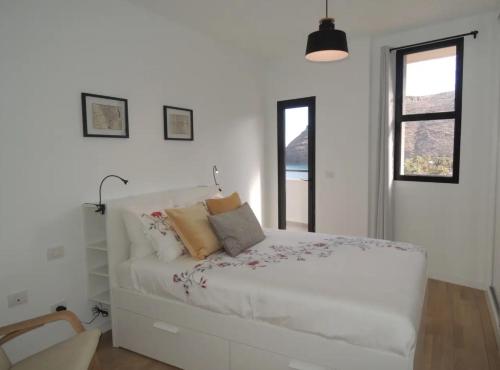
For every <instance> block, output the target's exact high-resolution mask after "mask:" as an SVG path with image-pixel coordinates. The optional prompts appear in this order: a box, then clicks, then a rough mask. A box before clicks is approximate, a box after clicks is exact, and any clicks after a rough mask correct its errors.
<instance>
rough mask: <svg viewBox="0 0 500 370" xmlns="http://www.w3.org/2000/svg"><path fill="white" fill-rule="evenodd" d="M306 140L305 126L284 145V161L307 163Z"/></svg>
mask: <svg viewBox="0 0 500 370" xmlns="http://www.w3.org/2000/svg"><path fill="white" fill-rule="evenodd" d="M307 142H308V133H307V128H306V129H305V130H304V131H302V132H301V133H300V135H299V136H297V137H296V138H295V139H293V140H292V141H291V142H290V144H288V146H287V147H286V155H285V156H286V160H285V163H287V164H295V165H307Z"/></svg>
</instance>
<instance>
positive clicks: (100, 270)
mask: <svg viewBox="0 0 500 370" xmlns="http://www.w3.org/2000/svg"><path fill="white" fill-rule="evenodd" d="M89 274H91V275H97V276H103V277H108V276H109V274H108V265H104V266H99V267H97V268H95V269H92V270H90V271H89Z"/></svg>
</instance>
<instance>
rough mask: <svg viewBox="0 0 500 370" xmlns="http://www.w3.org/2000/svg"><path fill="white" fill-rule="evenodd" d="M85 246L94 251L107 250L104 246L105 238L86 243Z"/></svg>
mask: <svg viewBox="0 0 500 370" xmlns="http://www.w3.org/2000/svg"><path fill="white" fill-rule="evenodd" d="M87 248H88V249H92V250H95V251H101V252H108V248H107V246H106V240H101V241H98V242H95V243H91V244H88V245H87Z"/></svg>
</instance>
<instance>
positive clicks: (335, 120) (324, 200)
mask: <svg viewBox="0 0 500 370" xmlns="http://www.w3.org/2000/svg"><path fill="white" fill-rule="evenodd" d="M349 48H350V50H351V56H350V57H349V58H348V59H346V60H344V61H341V62H338V63H333V64H317V63H311V62H307V61H306V60H305V58H304V57H303V53H304V51H303V50H297V53H296V55H295V56H293V57H290V58H288V59H284V60H277V61H274V62H272V63H270V64H269V65H268V68H267V73H266V86H267V89H266V101H267V115H266V123H265V130H266V131H265V140H266V161H265V163H266V166H267V167H266V181H265V188H266V191H265V195H266V196H267V197H266V205H267V213H266V216H267V217H266V218H265V220H266V223H267V224H268V225H270V226H276V225H277V222H278V213H277V204H278V199H277V191H278V189H277V188H278V186H277V183H278V177H277V176H278V175H277V137H276V135H277V120H276V102H277V101H279V100H286V99H293V98H302V97H307V96H316V230H317V231H318V232H329V233H336V234H352V235H366V234H367V227H368V226H367V218H368V216H367V215H368V161H367V158H368V118H369V93H370V89H369V81H370V40H369V39H368V38H358V39H351V40H349ZM327 172H333V178H330V177H329V176H328V174H327Z"/></svg>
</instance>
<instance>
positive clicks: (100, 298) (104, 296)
mask: <svg viewBox="0 0 500 370" xmlns="http://www.w3.org/2000/svg"><path fill="white" fill-rule="evenodd" d="M90 300H91V301H94V302H97V303H102V304H106V305H108V306H109V305H110V303H111V299H110V297H109V291H108V290H106V291H105V292H102V293H99V294H97V295H95V296H93V297H90Z"/></svg>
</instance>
